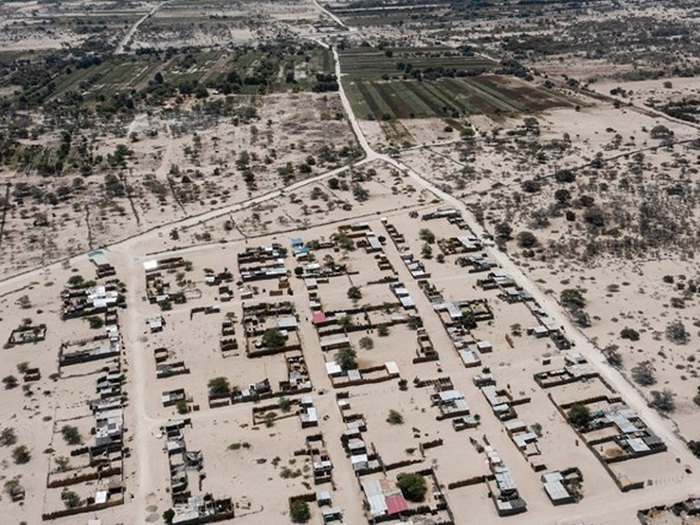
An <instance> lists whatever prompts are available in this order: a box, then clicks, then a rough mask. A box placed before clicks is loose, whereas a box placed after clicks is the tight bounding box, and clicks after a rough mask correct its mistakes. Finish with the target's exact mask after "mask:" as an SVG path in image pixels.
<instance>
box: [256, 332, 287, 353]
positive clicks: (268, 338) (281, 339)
mask: <svg viewBox="0 0 700 525" xmlns="http://www.w3.org/2000/svg"><path fill="white" fill-rule="evenodd" d="M286 341H287V338H286V337H285V336H284V334H283V333H282V332H281V331H280V330H278V329H277V328H270V329H269V330H265V333H263V336H262V343H263V346H266V347H267V348H282V347H283V346H284V345H285V343H286Z"/></svg>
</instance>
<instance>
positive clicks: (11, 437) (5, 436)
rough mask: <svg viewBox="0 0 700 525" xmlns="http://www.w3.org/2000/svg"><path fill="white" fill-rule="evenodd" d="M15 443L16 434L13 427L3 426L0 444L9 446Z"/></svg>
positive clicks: (0, 433)
mask: <svg viewBox="0 0 700 525" xmlns="http://www.w3.org/2000/svg"><path fill="white" fill-rule="evenodd" d="M15 443H17V434H15V429H14V428H12V427H5V428H3V429H2V432H0V445H2V446H3V447H11V446H12V445H14V444H15Z"/></svg>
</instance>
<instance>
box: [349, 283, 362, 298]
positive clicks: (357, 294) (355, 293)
mask: <svg viewBox="0 0 700 525" xmlns="http://www.w3.org/2000/svg"><path fill="white" fill-rule="evenodd" d="M347 295H348V299H352V300H353V301H359V300H360V299H362V291H361V290H360V288H359V287H357V286H351V287H350V288H348V292H347Z"/></svg>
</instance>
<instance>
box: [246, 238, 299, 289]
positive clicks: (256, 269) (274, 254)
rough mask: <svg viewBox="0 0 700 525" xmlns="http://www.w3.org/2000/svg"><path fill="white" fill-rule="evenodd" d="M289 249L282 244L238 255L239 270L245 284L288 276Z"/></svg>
mask: <svg viewBox="0 0 700 525" xmlns="http://www.w3.org/2000/svg"><path fill="white" fill-rule="evenodd" d="M286 257H287V249H286V248H285V247H283V246H282V245H280V244H277V243H273V244H270V245H268V246H256V247H249V248H246V249H245V251H243V252H239V254H238V270H239V272H240V274H241V279H242V280H243V281H244V282H249V281H260V280H265V279H279V278H280V277H286V276H287V266H286V265H285V262H284V260H285V258H286Z"/></svg>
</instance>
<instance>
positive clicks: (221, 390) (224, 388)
mask: <svg viewBox="0 0 700 525" xmlns="http://www.w3.org/2000/svg"><path fill="white" fill-rule="evenodd" d="M209 392H211V393H212V394H215V395H226V394H230V393H231V385H229V382H228V379H226V378H225V377H215V378H214V379H212V380H210V381H209Z"/></svg>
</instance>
